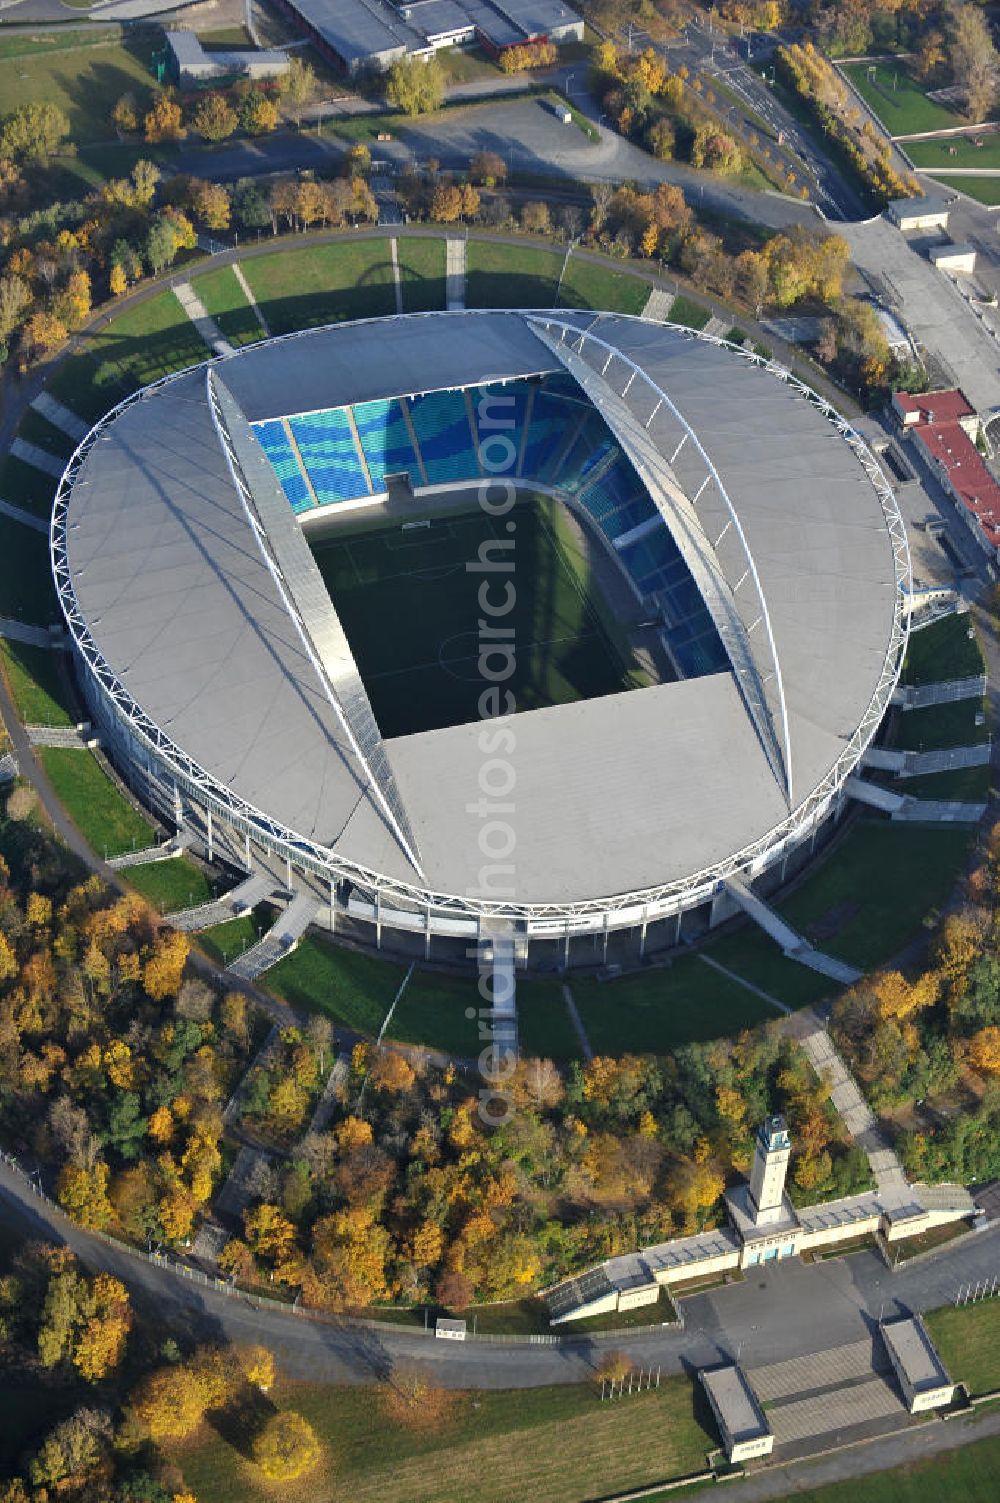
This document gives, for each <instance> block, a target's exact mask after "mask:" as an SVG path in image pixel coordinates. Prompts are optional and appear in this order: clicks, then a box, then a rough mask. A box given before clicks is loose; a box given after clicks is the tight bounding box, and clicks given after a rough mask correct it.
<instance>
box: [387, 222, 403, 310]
mask: <svg viewBox="0 0 1000 1503" xmlns="http://www.w3.org/2000/svg"><path fill="white" fill-rule="evenodd" d="M389 255H390V256H391V258H392V290H393V292H394V293H395V294H396V312H397V313H402V311H403V284H402V282H401V281H400V276H399V242H398V240H397V239H396V237H395V235H393V236H392V238H391V240H390V241H389Z"/></svg>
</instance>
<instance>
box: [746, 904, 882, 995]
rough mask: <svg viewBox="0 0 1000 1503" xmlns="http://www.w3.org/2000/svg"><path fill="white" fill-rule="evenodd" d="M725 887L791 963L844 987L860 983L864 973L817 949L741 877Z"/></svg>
mask: <svg viewBox="0 0 1000 1503" xmlns="http://www.w3.org/2000/svg"><path fill="white" fill-rule="evenodd" d="M723 885H724V887H725V889H726V892H727V893H728V894H729V896H730V897H731V898H732V899H733V901H734V902H735V903H736V904H737V905H738V906H739V907H740V908H742V909H743V912H744V913H745V914H746V915H747V916H748V918H752V919H753V921H754V923H755V924H757V925H758V926H759V927H760V928H761V929H763V931H764V933H765V934H768V935H770V937H771V939H773V940H774V942H775V944H777V945H778V946H779V948H780V949H781V950H782V951H783V953H784V954H785V955H786V956H787V957H788V959H789V960H797V961H798V963H799V964H800V965H804V966H807V967H808V968H809V970H811V971H817V972H818V973H819V974H820V975H821V976H829V977H830V978H831V979H832V980H833V981H839V982H840V983H841V985H842V986H850V985H851V984H852V982H855V981H857V980H859V979H860V977H861V975H862V972H861V971H859V970H857V969H856V967H855V966H852V965H848V964H847V962H846V961H845V960H838V959H837V958H836V956H834V955H825V954H824V953H823V952H822V951H821V950H816V949H814V948H813V946H812V945H811V944H809V942H808V940H805V939H803V938H802V935H801V934H799V933H798V931H797V930H795V929H793V928H792V926H791V924H788V923H786V922H785V920H784V919H783V918H782V917H781V915H780V914H779V913H775V911H774V909H773V908H772V907H771V906H770V905H769V904H768V903H765V902H764V900H763V898H760V897H758V895H757V894H756V893H755V892H754V891H753V889H752V888H751V887H750V886H749V884H748V883H746V882H744V880H743V878H742V877H727V879H726V881H725V883H724V884H723Z"/></svg>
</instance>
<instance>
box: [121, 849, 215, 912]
mask: <svg viewBox="0 0 1000 1503" xmlns="http://www.w3.org/2000/svg"><path fill="white" fill-rule="evenodd" d="M125 876H126V878H127V880H128V882H129V885H130V886H132V887H134V888H135V889H136V890H137V891H138V892H140V893H141V894H142V896H143V897H144V898H145V899H146V900H147V902H149V903H151V904H152V906H153V907H154V908H155V909H156V910H157V912H158V913H177V912H179V911H180V909H182V908H194V907H196V906H198V905H199V904H201V903H208V902H210V901H211V899H212V898H213V897H214V896H215V893H214V890H213V885H212V883H211V881H210V880H209V878H208V877H207V876H206V874H205V872H203V871H202V869H201V867H200V866H196V865H195V863H194V862H193V861H191V860H190V859H189V858H188V857H187V856H172V857H171V858H170V859H169V860H168V861H151V862H149V864H148V865H146V866H130V867H128V868H127V869H126V871H125Z"/></svg>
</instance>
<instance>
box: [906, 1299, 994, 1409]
mask: <svg viewBox="0 0 1000 1503" xmlns="http://www.w3.org/2000/svg"><path fill="white" fill-rule="evenodd" d="M924 1318H925V1320H926V1322H927V1329H928V1331H929V1332H930V1334H931V1336H932V1337H933V1340H934V1344H935V1346H936V1347H937V1349H938V1352H939V1353H940V1356H941V1360H942V1362H943V1363H944V1365H945V1367H946V1368H947V1369H948V1372H949V1373H950V1374H951V1376H952V1377H953V1378H954V1379H955V1381H956V1382H961V1383H965V1384H966V1386H967V1387H968V1389H969V1392H970V1393H992V1391H993V1389H994V1388H1000V1299H990V1300H983V1301H982V1303H981V1304H977V1305H961V1306H959V1307H958V1308H957V1309H956V1308H955V1306H954V1305H944V1306H943V1307H942V1308H941V1309H940V1310H932V1311H931V1312H930V1314H929V1315H927V1316H925V1317H924Z"/></svg>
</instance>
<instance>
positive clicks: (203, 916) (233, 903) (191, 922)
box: [170, 872, 274, 934]
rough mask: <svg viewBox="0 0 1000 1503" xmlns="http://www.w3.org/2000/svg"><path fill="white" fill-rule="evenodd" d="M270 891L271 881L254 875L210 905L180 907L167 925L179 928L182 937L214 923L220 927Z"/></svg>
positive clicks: (270, 878) (254, 904) (256, 874)
mask: <svg viewBox="0 0 1000 1503" xmlns="http://www.w3.org/2000/svg"><path fill="white" fill-rule="evenodd" d="M273 891H274V878H273V877H271V876H270V875H269V874H268V873H266V872H254V873H253V874H252V875H251V876H249V877H247V879H246V881H245V882H241V883H240V885H239V886H238V887H234V888H232V889H231V890H230V891H229V892H226V893H223V895H222V897H221V898H216V899H215V900H214V902H211V903H200V904H199V905H198V906H197V907H196V908H182V909H181V911H180V912H179V913H173V914H171V916H170V922H171V924H172V925H173V927H174V928H175V929H183V930H184V932H185V933H186V934H197V933H198V932H199V931H200V930H202V929H211V928H212V927H213V926H214V925H215V924H224V923H225V922H226V920H227V919H231V918H238V917H239V915H240V914H241V913H246V912H247V911H248V910H249V909H251V908H255V907H256V905H257V904H258V903H261V902H263V900H264V899H265V898H268V897H270V895H271V893H272V892H273Z"/></svg>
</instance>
